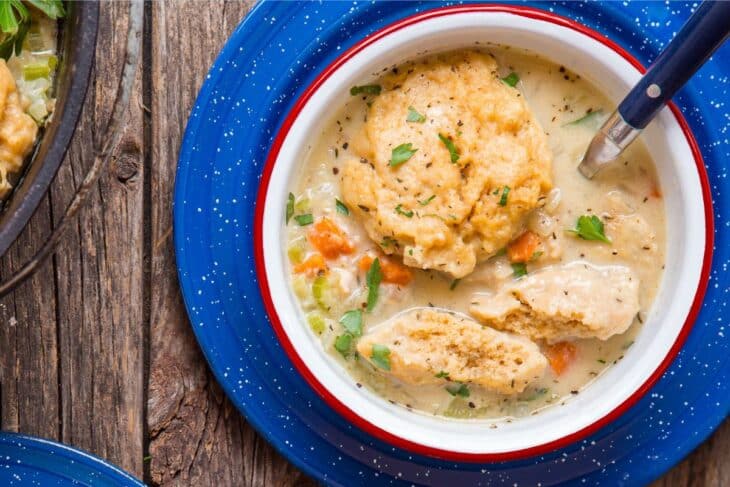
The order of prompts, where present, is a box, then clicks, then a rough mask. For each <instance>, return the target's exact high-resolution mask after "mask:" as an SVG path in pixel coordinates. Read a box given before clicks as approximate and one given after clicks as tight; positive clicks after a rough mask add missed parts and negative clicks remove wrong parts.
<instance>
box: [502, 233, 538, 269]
mask: <svg viewBox="0 0 730 487" xmlns="http://www.w3.org/2000/svg"><path fill="white" fill-rule="evenodd" d="M538 245H540V237H538V236H537V235H536V234H535V233H533V232H531V231H529V230H528V231H526V232H525V233H523V234H522V235H520V236H519V237H517V238H516V239H514V240H513V241H512V242H510V244H509V245H507V257H508V258H509V260H510V262H529V261H530V259H532V256H533V255H535V251H536V250H537V246H538Z"/></svg>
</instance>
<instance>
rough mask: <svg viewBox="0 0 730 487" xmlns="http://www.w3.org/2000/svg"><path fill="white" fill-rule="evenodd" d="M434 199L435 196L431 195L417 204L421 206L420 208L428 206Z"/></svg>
mask: <svg viewBox="0 0 730 487" xmlns="http://www.w3.org/2000/svg"><path fill="white" fill-rule="evenodd" d="M435 197H436V195H435V194H432V195H431V196H429V197H428V198H426V199H425V200H423V201H419V202H418V204H419V205H421V206H426V205H427V204H429V203H430V202H432V201H433V199H434V198H435Z"/></svg>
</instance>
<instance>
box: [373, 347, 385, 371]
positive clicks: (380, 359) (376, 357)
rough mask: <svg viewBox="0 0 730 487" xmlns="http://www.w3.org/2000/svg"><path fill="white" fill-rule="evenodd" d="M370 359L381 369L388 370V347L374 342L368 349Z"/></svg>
mask: <svg viewBox="0 0 730 487" xmlns="http://www.w3.org/2000/svg"><path fill="white" fill-rule="evenodd" d="M370 360H372V361H373V363H374V364H375V365H377V366H378V367H380V368H381V369H383V370H390V349H389V348H388V347H386V346H385V345H380V344H379V343H376V344H374V345H373V349H372V350H371V351H370Z"/></svg>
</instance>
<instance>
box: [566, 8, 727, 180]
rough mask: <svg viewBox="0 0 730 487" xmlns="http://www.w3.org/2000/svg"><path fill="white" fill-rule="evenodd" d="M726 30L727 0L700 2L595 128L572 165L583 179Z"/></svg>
mask: <svg viewBox="0 0 730 487" xmlns="http://www.w3.org/2000/svg"><path fill="white" fill-rule="evenodd" d="M728 35H730V1H719V2H714V1H704V2H702V4H701V5H700V6H699V7H698V8H697V10H696V11H695V13H694V14H692V16H691V17H690V18H689V20H688V21H687V23H685V24H684V26H682V29H681V30H680V31H679V32H678V33H677V35H676V36H675V37H674V39H672V40H671V42H670V43H669V44H668V45H667V47H666V48H665V49H664V50H663V51H662V52H661V54H659V57H657V58H656V60H655V61H654V63H653V64H652V65H651V66H650V67H649V70H648V71H647V72H646V74H645V75H644V76H643V77H642V78H641V80H640V81H639V82H638V83H637V84H636V86H634V88H633V89H632V90H631V91H630V92H629V94H628V95H627V96H626V98H624V100H623V101H622V102H621V104H620V105H619V106H618V109H617V110H616V111H615V112H613V114H612V115H611V116H610V117H609V119H608V120H607V121H606V123H604V124H603V126H602V127H601V128H600V130H599V131H598V133H597V134H596V136H595V137H593V140H591V143H590V145H589V146H588V150H587V151H586V153H585V155H584V156H583V160H582V161H581V163H580V165H579V166H578V170H579V171H580V172H581V174H583V176H585V177H586V178H588V179H591V178H592V177H593V176H595V174H596V173H597V172H598V171H599V170H600V169H601V168H602V167H603V166H604V165H606V164H608V163H610V162H611V161H613V160H615V159H616V158H617V157H618V156H619V155H620V154H621V152H623V150H624V149H625V148H626V147H627V146H628V145H629V144H631V142H633V140H634V139H636V137H638V136H639V134H640V133H641V131H642V130H643V129H644V127H646V126H647V125H648V124H649V122H650V121H651V120H652V119H653V118H654V117H655V116H656V114H657V113H658V112H659V110H661V109H662V108H663V107H664V105H665V104H666V103H667V102H668V101H669V100H670V99H671V98H672V96H674V94H675V93H676V92H677V90H679V89H680V88H681V87H682V86H683V85H684V84H685V83H686V82H687V80H689V78H691V77H692V75H694V74H695V72H696V71H697V70H698V69H699V68H700V67H701V66H702V65H703V64H704V63H705V61H706V60H707V58H709V57H710V56H711V55H712V53H713V52H715V50H716V49H717V48H718V47H720V45H722V43H723V42H725V40H726V39H727V38H728Z"/></svg>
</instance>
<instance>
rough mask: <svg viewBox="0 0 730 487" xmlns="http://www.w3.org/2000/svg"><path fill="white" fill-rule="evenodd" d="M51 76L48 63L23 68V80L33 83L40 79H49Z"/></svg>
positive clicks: (27, 65)
mask: <svg viewBox="0 0 730 487" xmlns="http://www.w3.org/2000/svg"><path fill="white" fill-rule="evenodd" d="M50 75H51V67H50V66H49V65H48V63H47V62H46V63H33V64H26V65H25V66H23V79H25V80H26V81H31V80H34V79H38V78H48V77H49V76H50Z"/></svg>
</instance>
